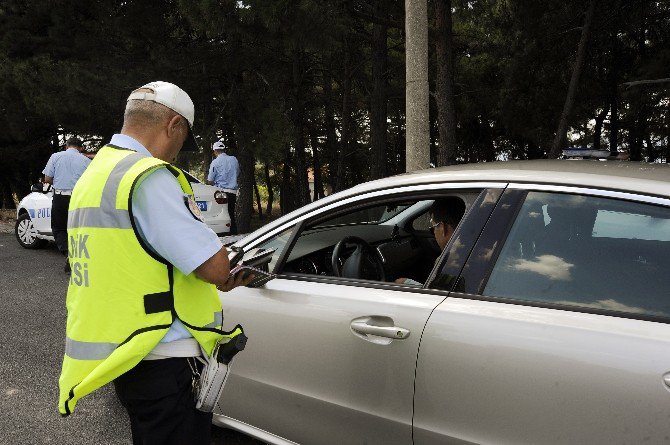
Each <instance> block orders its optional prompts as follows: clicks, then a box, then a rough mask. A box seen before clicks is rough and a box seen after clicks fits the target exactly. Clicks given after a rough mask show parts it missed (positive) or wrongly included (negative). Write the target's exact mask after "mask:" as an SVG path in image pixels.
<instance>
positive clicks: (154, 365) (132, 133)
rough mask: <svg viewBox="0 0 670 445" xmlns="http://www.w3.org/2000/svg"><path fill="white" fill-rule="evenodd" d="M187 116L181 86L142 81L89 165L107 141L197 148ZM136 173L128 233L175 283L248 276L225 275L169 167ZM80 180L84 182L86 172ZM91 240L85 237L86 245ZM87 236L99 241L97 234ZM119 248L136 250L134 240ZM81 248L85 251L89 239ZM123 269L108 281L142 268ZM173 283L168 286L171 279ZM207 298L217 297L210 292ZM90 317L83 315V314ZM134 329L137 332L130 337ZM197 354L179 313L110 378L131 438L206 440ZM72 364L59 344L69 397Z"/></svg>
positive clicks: (223, 258) (120, 146) (148, 149)
mask: <svg viewBox="0 0 670 445" xmlns="http://www.w3.org/2000/svg"><path fill="white" fill-rule="evenodd" d="M193 119H194V106H193V102H192V101H191V99H190V98H189V96H188V95H187V94H186V93H185V92H184V91H183V90H181V89H180V88H179V87H178V86H176V85H173V84H171V83H168V82H152V83H149V84H147V85H145V86H143V87H142V88H140V89H137V90H135V91H133V92H132V93H131V95H130V97H129V98H128V101H127V104H126V110H125V113H124V122H123V128H122V129H121V132H120V134H115V135H114V136H113V137H112V139H111V141H110V143H109V144H108V146H109V147H103V148H102V149H101V151H100V152H99V153H98V155H97V156H96V159H94V161H93V163H94V164H92V167H91V168H94V167H95V169H97V168H98V167H97V165H98V163H103V162H106V161H105V159H108V158H106V156H107V155H106V154H103V150H109V149H110V147H112V149H114V150H115V151H126V150H131V151H134V152H136V153H137V154H139V155H142V156H146V157H150V156H153V157H155V158H158V159H160V160H163V161H166V162H172V161H173V160H174V159H175V158H176V157H177V154H178V153H179V151H180V150H181V149H182V146H184V149H189V150H194V149H197V145H196V142H195V139H194V137H193V133H192V125H193ZM108 152H109V151H108ZM95 169H94V170H95ZM94 170H92V171H94ZM112 175H113V173H112ZM142 178H143V180H142V181H139V182H138V183H137V185H136V187H135V188H134V191H133V192H132V200H131V203H132V208H131V209H130V210H131V213H130V214H131V215H132V219H133V220H134V221H133V224H134V227H135V228H136V234H137V235H138V236H139V237H140V238H141V241H142V242H143V243H145V245H146V247H147V248H148V249H149V250H150V251H151V252H153V253H154V254H155V255H156V257H158V258H160V259H161V261H162V260H164V261H165V262H167V263H170V264H172V265H173V266H174V268H175V269H178V270H179V272H180V275H179V276H177V271H175V272H174V274H175V275H174V276H175V278H174V280H175V281H176V280H181V282H182V283H183V282H184V280H189V279H190V280H194V279H195V278H192V277H193V275H192V274H195V276H196V277H197V278H199V279H200V280H203V281H205V282H207V283H212V284H215V285H217V286H219V289H221V290H224V291H228V290H231V289H232V288H234V287H236V286H240V285H246V284H248V283H249V282H250V280H251V279H252V278H253V277H243V276H239V275H236V276H235V278H231V277H229V273H228V272H229V261H228V255H227V250H226V248H225V247H223V246H222V245H221V242H220V241H219V238H218V237H217V236H216V234H215V233H214V232H213V231H212V230H211V229H209V228H208V227H207V226H206V225H205V224H204V223H203V222H202V221H201V220H199V219H198V215H197V213H198V212H197V210H198V209H197V206H195V203H193V205H191V206H189V203H190V201H192V200H190V199H188V197H186V196H185V194H184V191H183V189H182V186H180V183H179V182H178V180H177V179H176V177H175V175H174V174H173V173H172V172H171V171H169V170H168V169H167V168H157V169H155V170H153V171H151V172H150V173H147V174H146V175H144V176H142ZM84 179H87V180H89V179H88V177H87V176H86V177H85V178H82V180H84ZM88 189H90V188H89V187H82V189H81V190H79V189H77V190H75V196H74V197H73V202H74V203H76V202H80V200H85V199H88V196H89V195H90V194H91V193H93V192H92V191H89V190H88ZM80 193H81V195H80ZM87 193H88V194H87ZM73 215H74V214H73ZM73 224H74V223H73ZM73 227H74V226H73ZM102 236H104V235H103V234H102V233H98V234H97V237H98V238H100V237H102ZM92 241H93V238H92V237H91V239H89V241H88V243H89V244H90V243H91V242H92ZM95 241H96V242H100V240H99V239H98V240H95ZM133 244H134V243H133ZM127 248H128V249H137V247H136V246H135V245H133V246H128V247H127ZM88 249H89V250H91V246H90V245H89V246H88ZM95 260H96V254H95V253H94V252H92V251H91V252H90V259H88V270H93V268H94V267H93V266H94V265H92V264H91V263H93V262H94V261H95ZM130 269H131V268H126V270H122V271H119V270H117V271H116V272H115V273H116V275H117V276H116V277H114V279H115V280H119V281H122V280H124V277H123V276H122V274H123V273H128V274H132V275H141V274H142V272H143V271H142V270H130ZM119 274H121V275H119ZM180 277H181V278H180ZM133 278H136V277H133ZM93 280H94V278H93V277H91V281H92V282H93ZM170 280H172V278H170ZM195 281H199V280H195ZM166 283H167V278H166ZM196 284H197V283H196ZM91 286H93V283H92V284H91ZM174 286H175V289H176V286H177V284H176V283H175V284H174ZM170 287H172V283H171V284H170ZM72 291H73V285H72V284H71V285H70V288H69V289H68V305H69V307H70V306H71V308H70V309H69V311H68V327H69V326H70V321H71V318H72V317H73V316H74V319H75V320H76V314H72V310H76V309H75V308H74V306H75V304H74V303H72V305H71V302H70V292H72ZM95 292H96V293H95V294H93V295H92V296H94V297H95V298H107V299H109V298H114V296H113V295H109V290H106V289H100V290H97V291H95ZM215 293H216V292H214V294H215ZM74 295H76V294H74ZM180 295H181V296H180V298H182V300H180V301H183V298H184V295H183V293H182V294H180ZM177 297H178V296H177V295H176V294H175V295H174V296H173V298H174V299H175V301H176V299H177ZM187 297H188V296H187ZM215 299H216V300H217V303H219V302H218V297H215ZM73 301H74V300H73ZM175 304H176V303H175ZM145 305H146V300H145ZM145 307H146V306H145ZM219 307H220V304H219ZM145 310H147V309H145ZM194 310H197V308H194ZM93 315H94V314H90V316H89V319H90V318H91V317H93ZM210 315H211V313H210ZM89 323H90V321H89ZM73 329H74V328H73ZM141 335H144V334H142V333H140V334H138V335H137V337H139V336H141ZM131 342H132V341H131ZM140 343H141V341H140ZM117 350H118V349H117ZM200 354H201V352H200V345H199V343H198V341H196V340H195V339H194V338H193V336H192V335H191V332H189V330H187V329H186V327H185V326H184V324H182V323H181V322H180V321H179V319H175V320H174V322H173V323H172V325H171V326H170V327H169V330H167V333H166V334H165V336H164V337H163V338H162V340H160V343H158V345H157V346H156V347H155V348H154V349H153V350H152V351H151V352H150V353H149V354H148V355H147V356H146V357H145V358H144V360H142V361H141V362H139V364H137V365H136V366H135V367H134V368H132V369H130V370H129V371H128V372H126V373H125V374H123V375H121V376H119V377H118V378H116V379H115V380H114V386H115V389H116V393H117V395H118V397H119V400H120V401H121V403H122V404H123V405H124V407H125V408H126V410H127V411H128V415H129V417H130V424H131V431H132V436H133V443H134V444H186V443H188V444H195V445H197V444H207V445H209V444H210V433H211V423H212V414H211V413H203V412H201V411H198V410H196V409H195V401H194V397H193V390H192V379H193V377H194V373H193V371H194V370H195V369H198V368H200V363H199V362H198V361H197V360H195V358H194V357H197V356H199V355H200ZM68 360H69V361H68ZM110 360H111V359H110ZM66 361H67V363H66ZM76 366H78V362H77V361H76V360H75V361H74V362H73V361H71V360H70V359H69V358H68V349H67V343H66V356H65V358H64V365H63V373H62V374H61V396H62V394H63V392H65V394H67V392H68V391H69V392H70V393H71V394H73V393H74V394H75V395H76V391H75V390H76V389H77V385H75V386H74V387H73V389H72V390H69V389H67V388H65V391H64V389H63V381H64V380H67V378H68V375H66V373H67V372H68V370H69V369H70V367H76ZM72 372H74V371H72ZM65 406H66V408H65V411H66V412H65V414H69V409H68V408H67V403H66V405H65ZM61 412H62V413H63V410H62V409H61Z"/></svg>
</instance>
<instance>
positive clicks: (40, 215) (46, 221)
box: [26, 191, 53, 235]
mask: <svg viewBox="0 0 670 445" xmlns="http://www.w3.org/2000/svg"><path fill="white" fill-rule="evenodd" d="M29 198H30V200H27V202H26V207H27V209H28V213H29V214H30V219H31V220H32V221H33V227H34V228H35V230H37V232H38V233H40V234H43V235H51V202H52V200H53V192H52V191H50V192H47V193H39V192H33V193H31V194H30V195H29Z"/></svg>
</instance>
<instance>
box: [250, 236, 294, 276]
mask: <svg viewBox="0 0 670 445" xmlns="http://www.w3.org/2000/svg"><path fill="white" fill-rule="evenodd" d="M294 228H295V226H294V227H291V228H290V229H286V230H284V231H282V232H279V234H278V235H275V236H273V237H272V238H270V239H268V240H267V241H265V242H264V243H262V244H260V245H258V246H257V247H258V248H261V249H274V251H275V252H274V254H272V259H271V260H270V262H269V263H268V270H270V271H272V270H274V268H275V265H276V264H277V260H278V259H279V257H280V256H281V254H282V252H283V251H284V247H286V243H287V242H288V240H289V239H290V238H291V234H292V233H293V229H294Z"/></svg>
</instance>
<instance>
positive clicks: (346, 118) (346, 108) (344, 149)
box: [333, 42, 352, 191]
mask: <svg viewBox="0 0 670 445" xmlns="http://www.w3.org/2000/svg"><path fill="white" fill-rule="evenodd" d="M351 76H352V70H351V52H350V50H349V44H348V42H347V43H345V50H344V81H343V83H342V136H341V140H340V150H339V152H338V154H337V176H336V178H335V187H334V190H333V191H340V190H342V189H344V188H345V179H346V178H345V171H344V160H345V157H346V156H348V155H349V132H350V128H351V103H350V102H351Z"/></svg>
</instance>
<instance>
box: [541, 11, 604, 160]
mask: <svg viewBox="0 0 670 445" xmlns="http://www.w3.org/2000/svg"><path fill="white" fill-rule="evenodd" d="M596 1H597V0H591V2H590V3H589V9H588V10H587V12H586V17H585V18H584V26H583V27H582V35H581V38H580V39H579V46H578V47H577V57H576V59H575V66H574V68H573V70H572V77H571V78H570V85H569V86H568V94H567V96H566V97H565V104H564V105H563V112H562V113H561V120H560V121H559V124H558V130H556V137H555V138H554V143H553V145H552V147H551V152H549V157H550V158H552V159H556V158H558V157H559V156H560V155H561V153H562V151H563V148H565V146H566V144H567V136H568V120H569V119H570V115H571V114H572V107H573V105H574V103H575V97H576V96H577V87H578V86H579V77H580V76H581V74H582V67H583V66H584V59H585V58H586V45H587V43H588V41H589V37H590V34H591V24H592V23H593V16H594V15H595V11H596Z"/></svg>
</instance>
